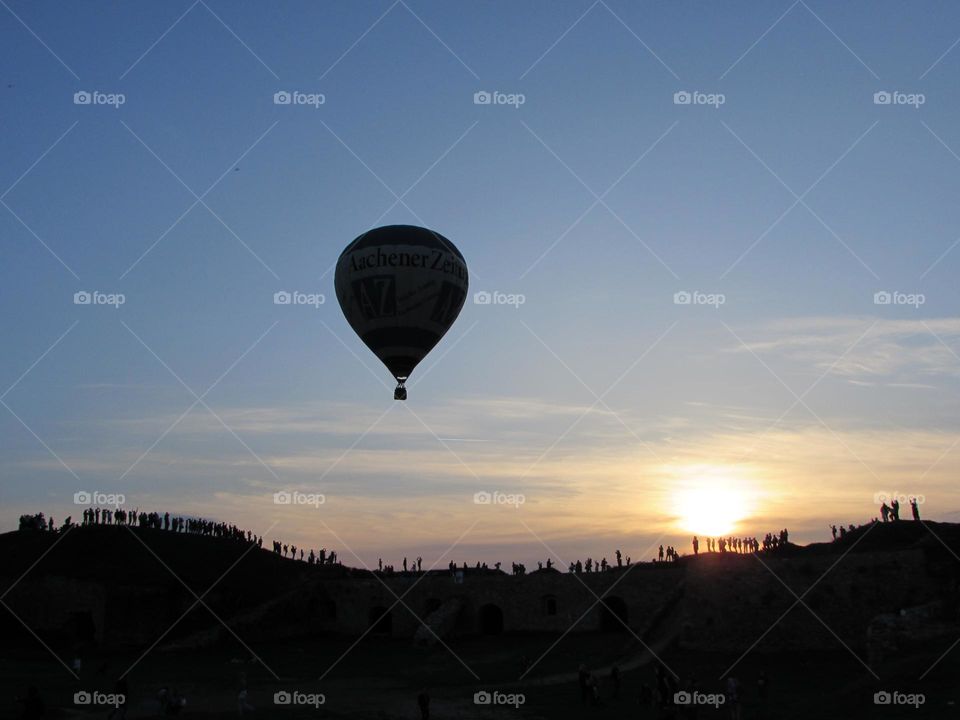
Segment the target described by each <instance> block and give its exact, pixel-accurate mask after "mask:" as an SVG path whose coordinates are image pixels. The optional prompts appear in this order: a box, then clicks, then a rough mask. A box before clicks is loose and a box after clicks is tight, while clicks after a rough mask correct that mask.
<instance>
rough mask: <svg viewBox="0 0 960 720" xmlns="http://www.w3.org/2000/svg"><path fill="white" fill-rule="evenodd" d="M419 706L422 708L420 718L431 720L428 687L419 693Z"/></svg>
mask: <svg viewBox="0 0 960 720" xmlns="http://www.w3.org/2000/svg"><path fill="white" fill-rule="evenodd" d="M417 707H419V708H420V720H430V695H429V694H428V693H427V689H426V688H423V689H422V690H421V691H420V692H419V693H418V694H417Z"/></svg>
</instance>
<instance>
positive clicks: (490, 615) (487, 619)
mask: <svg viewBox="0 0 960 720" xmlns="http://www.w3.org/2000/svg"><path fill="white" fill-rule="evenodd" d="M502 632H503V610H501V609H500V608H499V607H497V606H496V605H493V604H490V603H488V604H487V605H484V606H483V607H481V608H480V634H481V635H499V634H500V633H502Z"/></svg>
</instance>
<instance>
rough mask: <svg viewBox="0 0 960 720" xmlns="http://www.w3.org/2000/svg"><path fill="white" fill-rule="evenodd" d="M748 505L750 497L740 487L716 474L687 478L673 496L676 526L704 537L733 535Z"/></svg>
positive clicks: (746, 512) (738, 484)
mask: <svg viewBox="0 0 960 720" xmlns="http://www.w3.org/2000/svg"><path fill="white" fill-rule="evenodd" d="M751 505H752V503H751V497H750V494H749V493H748V492H747V491H746V489H745V488H744V487H742V484H741V483H739V482H736V481H734V480H731V479H730V478H726V477H722V476H717V474H716V473H708V474H706V475H703V476H700V477H697V478H691V479H690V480H689V481H688V482H685V483H683V484H682V485H681V487H680V488H678V489H677V490H676V491H675V493H674V495H673V506H674V514H675V516H676V518H677V525H678V526H679V527H680V528H681V529H682V530H683V531H685V532H688V533H693V534H695V535H704V536H707V537H720V536H722V535H729V534H731V533H733V532H734V531H735V530H736V527H737V523H739V522H740V521H741V520H743V519H744V518H745V517H747V515H748V513H749V511H750V506H751Z"/></svg>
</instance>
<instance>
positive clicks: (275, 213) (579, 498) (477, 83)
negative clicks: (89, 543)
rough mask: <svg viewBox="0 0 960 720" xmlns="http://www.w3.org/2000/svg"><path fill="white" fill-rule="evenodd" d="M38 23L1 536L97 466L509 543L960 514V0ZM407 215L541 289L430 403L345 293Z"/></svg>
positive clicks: (576, 548) (427, 390) (14, 79)
mask: <svg viewBox="0 0 960 720" xmlns="http://www.w3.org/2000/svg"><path fill="white" fill-rule="evenodd" d="M0 37H2V39H3V42H2V43H0V60H2V62H0V67H2V68H3V71H2V72H3V77H0V81H2V82H0V98H2V100H0V117H2V121H3V128H4V132H3V133H2V134H0V147H2V151H3V158H4V163H3V176H2V178H0V186H2V187H0V194H2V200H3V204H4V207H0V237H2V238H3V243H2V245H0V252H2V262H0V273H2V278H0V298H2V303H3V307H4V308H5V310H6V311H5V312H4V313H3V314H2V317H0V332H2V334H3V337H4V339H5V342H4V348H5V350H6V351H5V352H4V353H3V355H2V358H0V385H2V388H0V393H2V392H3V391H4V390H7V388H10V389H9V390H8V391H7V392H6V393H5V394H3V396H2V399H3V402H4V404H5V405H6V407H5V408H0V411H2V412H0V428H2V434H0V437H2V449H0V483H2V484H0V502H2V504H3V508H4V512H3V517H0V528H4V529H9V528H12V527H13V526H14V524H15V521H16V516H17V515H18V514H19V513H20V512H26V511H32V510H36V509H48V510H49V511H52V512H53V513H54V516H55V517H56V518H57V519H58V520H59V519H60V518H62V517H63V516H64V515H66V514H70V513H73V514H74V516H76V515H79V512H78V511H76V508H75V507H74V506H73V505H72V504H71V499H72V496H73V493H74V492H76V491H77V490H81V489H86V490H94V489H99V490H103V491H111V492H113V491H118V492H124V493H125V494H126V496H127V499H128V503H129V504H131V505H134V506H140V507H150V508H154V507H160V508H170V509H171V510H176V511H180V512H184V513H193V514H203V515H211V516H216V517H221V518H223V519H228V520H236V521H238V522H243V523H244V524H245V525H249V526H252V527H254V528H255V529H259V531H261V532H264V533H265V534H266V532H267V529H268V528H271V523H274V522H276V523H278V525H277V526H276V527H275V528H273V529H271V530H270V534H271V535H275V536H278V537H284V538H290V539H291V540H296V541H297V542H299V543H301V544H307V545H309V546H319V545H324V544H325V545H328V546H330V545H333V546H338V547H343V545H348V546H349V547H351V548H354V549H355V550H356V552H357V554H358V555H359V556H360V557H361V558H363V559H364V560H365V561H368V562H374V561H375V559H376V557H377V556H378V554H380V553H383V552H386V551H385V550H382V548H383V547H384V545H385V543H384V537H385V536H386V537H389V538H390V543H389V547H390V548H393V549H394V550H393V552H394V553H400V552H403V553H407V554H418V553H421V554H423V555H424V556H425V557H439V556H440V554H441V553H443V552H444V551H445V550H447V549H448V548H449V547H450V545H451V544H452V543H453V542H454V541H456V540H457V538H458V537H459V536H460V535H461V534H462V533H463V532H464V531H465V530H467V529H468V528H470V530H469V533H468V535H467V536H466V537H465V538H464V539H463V540H462V541H461V544H460V545H459V546H458V547H457V548H456V549H455V550H454V551H453V553H452V555H451V556H452V557H455V558H457V559H471V561H472V560H474V559H476V558H480V557H483V558H484V559H489V560H491V561H493V559H501V560H503V561H505V562H506V561H508V560H509V559H513V558H518V559H527V560H532V559H533V558H536V557H545V556H546V552H547V549H546V548H545V547H544V546H543V543H546V544H547V545H549V546H550V547H551V548H554V549H555V550H556V551H557V553H558V554H559V555H560V556H561V557H562V558H563V559H567V558H568V557H573V556H574V555H576V556H586V555H587V554H593V555H599V554H607V555H608V556H611V557H612V548H613V544H614V543H616V544H617V545H623V546H624V547H627V548H634V550H633V555H634V556H635V557H643V556H644V555H645V554H646V548H647V546H648V545H649V544H650V543H651V542H654V544H656V541H657V540H659V537H663V538H665V540H661V541H664V542H666V541H670V542H674V543H676V544H680V543H685V542H686V539H685V538H686V531H685V530H684V529H683V528H682V527H681V526H682V525H683V522H682V517H683V516H684V515H686V514H689V512H688V510H689V508H686V509H685V508H683V507H679V508H678V507H677V504H678V502H679V503H680V504H682V503H683V502H688V500H678V498H677V488H681V487H682V488H688V489H691V488H692V490H691V492H694V493H696V492H697V491H698V490H703V489H704V488H708V489H709V488H721V490H722V489H724V488H728V487H729V491H730V494H731V496H732V497H735V498H737V499H738V503H736V504H737V505H740V506H742V507H741V510H742V514H743V515H744V517H742V518H739V519H740V524H739V525H738V529H740V530H742V531H743V532H749V533H751V534H752V533H758V532H759V533H762V532H766V531H767V530H774V529H777V528H779V527H781V526H782V525H784V524H788V525H789V526H790V527H796V528H797V535H798V536H799V537H801V538H802V539H815V538H823V537H824V532H825V531H824V528H825V527H826V525H825V523H828V522H840V521H843V522H860V521H864V520H866V519H868V518H869V517H871V516H872V515H873V514H876V511H875V508H874V506H873V502H872V500H873V496H874V494H876V493H878V492H887V491H893V490H898V491H901V490H902V491H904V492H912V493H923V494H924V495H925V497H926V499H927V503H926V507H925V509H924V512H925V514H929V516H931V517H935V518H938V519H951V513H953V512H954V511H956V510H960V497H958V496H957V493H956V491H955V490H954V489H953V486H954V483H953V482H952V480H953V478H955V476H956V471H957V469H958V463H957V454H956V452H954V448H953V443H954V442H955V434H956V431H957V426H958V415H957V411H956V402H955V398H956V392H957V390H958V383H957V379H958V375H960V358H958V357H957V354H956V353H958V352H960V317H958V315H957V307H958V300H960V290H958V286H957V283H956V281H955V277H956V271H957V266H958V262H960V249H955V248H954V244H955V243H956V242H957V240H958V238H960V206H958V204H957V203H956V197H957V195H958V190H960V157H958V154H960V133H958V131H957V127H958V124H957V122H956V119H957V116H958V112H960V95H958V92H957V87H958V84H957V77H958V73H960V49H958V48H956V47H954V46H955V44H956V41H957V39H958V37H960V10H958V9H957V7H956V5H955V4H952V3H947V2H941V3H935V2H931V3H921V4H913V3H910V4H907V3H882V2H881V3H876V2H871V3H860V2H850V3H843V4H841V5H837V4H834V3H825V2H815V1H809V2H797V3H793V4H791V3H790V2H776V3H723V4H719V3H718V4H706V3H669V4H668V3H626V2H618V1H616V0H605V1H604V2H596V3H592V4H591V3H590V2H587V1H584V2H556V3H522V4H518V3H514V2H485V3H450V2H446V3H444V2H422V1H419V0H406V1H405V2H397V3H391V2H389V1H386V2H350V3H347V2H320V3H295V2H290V3H287V2H284V3H276V4H266V3H253V2H240V3H227V2H222V1H220V0H204V2H198V3H191V2H190V1H189V0H187V1H185V2H169V3H141V2H137V3H123V4H112V3H101V4H98V3H90V4H82V5H74V4H71V5H68V6H64V5H63V4H56V3H47V2H42V3H27V2H12V1H10V0H7V1H6V3H5V5H4V7H2V8H0ZM82 91H86V92H91V93H92V92H94V91H97V92H100V93H104V94H117V93H119V94H122V95H123V96H124V102H123V104H122V105H120V106H119V107H116V106H112V105H109V104H101V105H95V104H89V105H82V104H80V105H78V104H75V103H74V94H75V93H77V92H82ZM281 91H288V92H294V91H297V92H301V93H308V94H309V93H322V94H323V97H324V102H323V104H319V105H318V106H315V107H314V106H310V105H277V104H275V103H274V94H275V93H277V92H281ZM481 91H486V92H495V91H496V92H500V93H504V94H521V95H522V96H523V103H522V105H519V106H514V105H509V104H501V105H497V104H489V105H483V104H475V103H474V94H475V93H477V92H481ZM679 92H688V93H703V96H708V95H710V94H713V95H716V94H721V95H722V99H723V102H722V104H721V105H719V106H717V105H716V104H714V105H710V104H676V103H675V93H679ZM878 92H888V93H902V95H900V96H896V97H900V98H901V99H904V102H905V103H909V100H906V98H909V97H910V96H913V97H914V98H915V99H916V98H922V104H919V103H920V102H921V101H920V100H916V101H915V102H913V104H903V103H898V102H897V101H896V100H895V101H894V102H892V103H890V104H877V103H876V102H875V98H874V95H875V93H878ZM703 96H700V97H703ZM198 198H200V200H199V201H198ZM390 223H412V224H424V225H427V226H429V227H432V228H434V229H436V230H438V231H439V232H442V233H443V234H444V235H446V236H447V237H449V238H450V239H451V240H453V241H454V242H455V243H456V244H457V246H458V247H459V248H460V250H461V251H462V252H463V254H464V256H465V257H466V259H467V262H468V264H469V267H470V270H471V290H472V291H481V290H487V291H491V292H492V291H499V292H503V293H512V294H522V295H523V296H524V299H525V302H524V303H523V304H522V305H521V306H519V307H514V306H510V305H477V304H474V303H473V302H471V301H470V300H469V299H468V302H467V304H466V305H465V307H464V310H463V312H462V314H461V316H460V318H459V320H458V321H457V323H456V324H455V325H454V327H453V329H452V330H451V331H450V333H449V334H448V336H447V337H446V338H445V339H444V341H443V342H442V343H441V344H440V345H439V346H438V347H437V348H436V349H435V350H434V352H433V353H432V354H431V355H430V356H429V357H428V358H427V360H426V361H425V362H424V364H423V365H421V367H420V368H419V369H418V371H417V373H415V374H414V376H413V380H412V382H411V393H410V398H411V399H410V401H409V402H408V404H407V405H406V406H402V405H394V404H393V401H392V399H391V397H392V395H391V392H390V389H391V386H390V384H389V382H388V381H389V380H390V378H389V375H388V374H387V373H386V371H385V370H383V369H382V368H381V367H379V366H378V363H377V361H376V360H375V359H374V358H373V357H372V356H371V355H369V353H368V351H367V350H366V348H365V347H364V346H363V345H362V344H361V343H360V342H359V341H358V340H357V339H356V338H355V337H354V336H353V334H352V332H351V330H350V328H349V327H348V326H347V324H346V322H345V320H344V319H343V317H342V315H341V313H340V311H339V308H338V307H337V306H336V302H335V297H334V295H333V287H332V280H333V278H332V272H331V270H332V265H333V263H334V262H335V261H336V258H337V256H338V254H339V253H340V251H341V250H342V248H343V247H344V246H345V245H346V244H347V243H348V242H349V241H350V240H352V239H353V238H354V237H355V236H356V235H358V234H359V233H361V232H363V231H364V230H366V229H368V228H369V227H371V226H374V225H382V224H390ZM279 290H289V291H293V290H297V291H301V292H305V293H323V294H324V295H325V296H326V299H327V302H326V303H324V304H323V305H320V306H319V307H310V306H297V307H294V306H278V305H275V304H274V303H273V294H274V293H275V292H277V291H279ZM78 291H90V292H92V291H98V292H102V293H105V294H110V293H122V294H123V296H124V299H125V302H124V304H123V305H122V306H121V307H119V308H115V307H111V306H94V305H76V304H74V293H76V292H78ZM683 291H686V292H690V293H701V295H699V296H698V297H701V298H703V297H705V296H707V295H714V296H718V295H719V296H722V298H723V301H724V302H723V304H722V305H719V306H715V305H709V304H706V305H697V304H689V305H684V304H676V303H675V299H674V295H675V293H678V292H683ZM878 292H890V293H902V294H903V295H902V296H894V298H895V300H894V304H889V305H878V304H876V303H875V298H874V296H875V294H876V293H878ZM908 295H922V304H918V303H917V302H913V303H910V302H909V301H908V300H903V302H904V303H906V304H895V303H896V302H897V300H896V298H901V299H903V298H904V297H905V296H908ZM51 346H53V347H52V349H50V348H51ZM48 350H49V352H48ZM434 363H436V364H435V365H434ZM378 378H379V380H382V381H383V383H384V384H386V386H387V387H384V386H383V385H381V383H380V382H378ZM421 378H422V383H421V382H420V379H421ZM211 386H212V388H211ZM811 386H812V388H811ZM208 388H211V389H210V390H209V393H208V394H207V395H203V393H204V392H206V391H207V390H208ZM608 389H609V392H608ZM808 389H809V392H807V391H808ZM191 391H192V392H191ZM192 393H196V396H202V397H203V401H202V402H201V403H198V404H196V405H194V406H193V408H192V410H191V411H190V412H189V413H188V414H187V415H185V416H183V417H182V418H181V415H182V414H183V413H184V412H185V411H186V410H187V409H188V408H190V407H191V405H192V404H193V403H194V402H195V400H196V396H195V395H193V394H192ZM604 393H606V394H604ZM804 393H807V394H804ZM598 396H599V397H600V399H599V400H598ZM798 396H799V397H800V400H799V401H798V400H797V397H798ZM174 423H176V424H174ZM171 427H172V429H171ZM285 488H291V489H292V488H298V489H301V490H303V491H305V492H307V491H313V492H322V493H324V494H325V495H326V497H327V502H326V503H325V505H324V507H323V508H321V509H320V510H319V514H318V511H317V510H316V509H314V508H310V509H303V508H277V507H276V506H274V505H273V504H272V501H271V498H272V493H273V492H275V491H277V490H281V489H285ZM495 489H500V490H502V491H504V492H512V493H522V494H524V496H525V497H526V499H527V502H526V503H525V504H524V505H523V507H521V508H520V509H517V510H514V509H508V508H497V507H491V508H480V509H478V507H477V506H475V505H474V504H473V503H472V501H471V498H472V496H473V494H474V493H475V492H477V491H481V490H495ZM684 497H687V496H684ZM739 501H742V502H739ZM481 511H482V512H481ZM952 519H956V516H955V515H952ZM474 523H476V524H475V525H474ZM260 525H264V526H265V527H259V526H260ZM658 536H659V537H658ZM541 541H542V542H541ZM625 554H628V551H627V550H625ZM494 555H496V556H497V557H496V558H494ZM346 557H347V559H352V558H350V557H349V555H346ZM444 561H445V560H444ZM396 562H399V560H396Z"/></svg>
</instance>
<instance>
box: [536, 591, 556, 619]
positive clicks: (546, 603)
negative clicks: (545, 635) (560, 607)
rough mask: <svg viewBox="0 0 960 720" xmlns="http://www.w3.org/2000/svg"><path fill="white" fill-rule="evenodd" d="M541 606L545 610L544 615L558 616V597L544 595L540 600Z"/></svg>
mask: <svg viewBox="0 0 960 720" xmlns="http://www.w3.org/2000/svg"><path fill="white" fill-rule="evenodd" d="M540 606H541V609H542V610H543V614H544V615H556V614H557V597H556V595H544V596H543V597H542V598H541V600H540Z"/></svg>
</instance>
